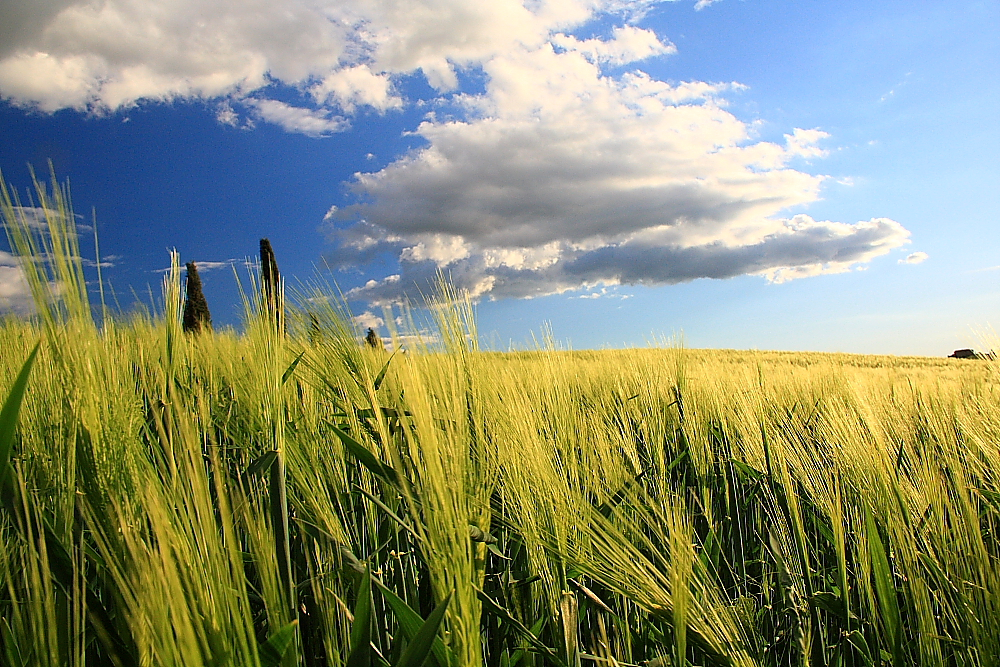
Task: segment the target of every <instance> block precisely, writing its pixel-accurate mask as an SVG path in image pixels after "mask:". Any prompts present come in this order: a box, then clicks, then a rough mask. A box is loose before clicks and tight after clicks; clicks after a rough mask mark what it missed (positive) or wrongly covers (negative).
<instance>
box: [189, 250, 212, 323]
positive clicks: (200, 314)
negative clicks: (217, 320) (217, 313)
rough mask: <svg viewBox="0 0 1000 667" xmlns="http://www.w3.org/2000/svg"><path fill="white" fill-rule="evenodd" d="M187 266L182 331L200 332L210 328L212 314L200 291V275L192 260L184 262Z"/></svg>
mask: <svg viewBox="0 0 1000 667" xmlns="http://www.w3.org/2000/svg"><path fill="white" fill-rule="evenodd" d="M185 266H186V267H187V283H186V284H185V293H186V294H185V299H184V332H185V333H195V334H196V333H201V332H202V331H203V330H206V329H211V328H212V314H211V313H210V312H208V301H206V300H205V295H204V294H202V291H201V277H200V276H199V275H198V267H197V266H195V263H194V262H188V263H187V264H185Z"/></svg>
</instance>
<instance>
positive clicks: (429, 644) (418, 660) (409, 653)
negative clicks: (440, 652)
mask: <svg viewBox="0 0 1000 667" xmlns="http://www.w3.org/2000/svg"><path fill="white" fill-rule="evenodd" d="M453 595H454V591H452V592H451V593H448V597H446V598H445V599H444V600H442V601H441V604H439V605H438V606H437V607H435V608H434V611H432V612H431V615H430V616H428V617H427V620H426V621H424V622H423V624H422V625H421V626H420V628H419V629H418V630H417V632H416V634H415V635H414V636H413V639H411V640H410V643H409V645H408V646H407V647H406V650H405V651H403V655H402V656H401V657H400V659H399V662H398V663H397V664H396V667H423V664H424V663H425V662H426V661H427V656H429V655H430V653H431V649H432V648H433V647H434V640H435V639H437V638H438V636H437V634H438V630H439V629H440V628H441V623H442V622H443V621H444V613H445V612H446V611H447V610H448V603H449V602H451V598H452V596H453Z"/></svg>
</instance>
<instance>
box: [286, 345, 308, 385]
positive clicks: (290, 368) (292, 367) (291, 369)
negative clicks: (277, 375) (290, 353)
mask: <svg viewBox="0 0 1000 667" xmlns="http://www.w3.org/2000/svg"><path fill="white" fill-rule="evenodd" d="M305 354H306V352H305V350H303V351H302V352H300V353H299V356H297V357H295V361H293V362H292V363H291V364H289V365H288V368H286V369H285V372H284V373H282V374H281V384H285V383H286V382H288V378H290V377H291V376H292V373H294V372H295V367H296V366H298V365H299V362H300V361H302V357H304V356H305Z"/></svg>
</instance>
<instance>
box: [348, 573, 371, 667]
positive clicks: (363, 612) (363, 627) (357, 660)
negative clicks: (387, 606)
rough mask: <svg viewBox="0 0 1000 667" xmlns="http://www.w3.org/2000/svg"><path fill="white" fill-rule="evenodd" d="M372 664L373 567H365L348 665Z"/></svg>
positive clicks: (355, 614) (349, 666)
mask: <svg viewBox="0 0 1000 667" xmlns="http://www.w3.org/2000/svg"><path fill="white" fill-rule="evenodd" d="M371 664H372V569H371V565H368V567H367V568H366V569H365V576H364V577H362V578H361V581H360V582H358V601H357V602H356V603H355V604H354V622H353V623H351V653H350V655H348V656H347V667H371Z"/></svg>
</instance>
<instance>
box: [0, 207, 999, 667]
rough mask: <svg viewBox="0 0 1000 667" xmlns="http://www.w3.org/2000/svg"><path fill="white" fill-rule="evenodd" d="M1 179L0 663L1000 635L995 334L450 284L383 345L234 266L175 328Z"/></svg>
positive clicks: (803, 656) (590, 651)
mask: <svg viewBox="0 0 1000 667" xmlns="http://www.w3.org/2000/svg"><path fill="white" fill-rule="evenodd" d="M4 192H5V197H4V209H3V213H4V220H5V223H6V226H7V228H8V232H9V233H11V242H12V245H14V246H15V249H16V250H17V251H18V253H19V254H20V255H21V256H22V257H26V258H29V259H30V261H25V262H24V264H23V265H24V266H25V270H26V272H27V274H28V278H29V282H30V283H31V286H32V288H33V290H34V292H35V299H36V304H37V312H36V314H35V316H34V317H33V318H31V319H29V320H25V319H15V318H8V319H6V320H4V321H3V322H2V325H0V346H2V348H0V349H2V350H3V354H2V361H0V398H2V399H5V401H4V405H3V410H2V412H0V464H2V466H3V467H2V472H0V500H2V503H0V505H2V509H0V538H2V539H0V663H2V664H4V665H51V666H56V665H74V666H76V665H117V666H132V665H136V666H138V665H142V666H146V665H178V666H185V667H195V666H199V665H206V666H207V665H211V666H218V667H221V666H223V665H234V666H236V665H239V666H243V665H248V666H257V665H263V666H277V665H287V666H292V665H307V666H313V665H344V666H346V667H362V666H364V667H368V666H373V665H378V666H383V665H392V666H393V667H419V666H420V665H434V666H436V667H466V666H473V665H490V666H497V667H515V666H518V665H521V666H531V665H535V666H542V665H552V666H558V667H576V666H578V665H583V664H587V665H599V666H603V665H622V666H629V665H649V666H651V667H653V666H657V667H659V666H664V667H665V666H667V665H703V666H722V665H733V666H739V667H750V666H752V665H762V666H763V665H774V666H784V665H812V666H817V665H831V666H832V665H859V666H860V665H869V666H870V665H893V666H895V667H899V666H902V665H918V664H919V665H962V666H966V665H967V666H969V667H972V666H979V665H984V666H985V665H997V664H1000V560H998V558H1000V548H998V547H1000V542H998V537H997V533H996V530H997V524H998V522H1000V475H998V473H1000V456H998V455H1000V447H998V442H1000V401H998V399H1000V385H998V380H1000V375H998V370H997V368H996V367H995V365H994V362H992V361H988V360H955V359H943V358H942V359H931V358H912V357H888V356H886V357H878V356H854V355H833V354H811V353H782V352H746V351H725V350H690V349H684V348H683V347H681V346H678V345H666V344H665V345H660V346H653V347H650V348H649V349H632V350H605V351H582V352H573V351H563V350H558V349H556V348H555V346H552V345H546V344H541V345H539V346H538V349H534V350H528V351H514V352H496V351H488V350H482V349H479V347H478V345H477V340H478V335H477V332H476V328H475V321H474V313H473V308H472V306H471V305H470V304H469V302H468V301H467V300H466V299H464V298H463V297H462V295H460V294H456V293H454V292H453V291H451V290H450V289H449V288H448V287H447V285H443V286H442V288H441V290H440V293H439V294H438V295H437V296H436V297H435V298H434V299H432V300H431V302H430V303H429V304H428V310H427V312H429V313H430V315H429V318H430V319H429V321H428V322H426V323H422V324H421V325H420V326H413V327H406V328H404V331H412V330H414V329H421V330H422V331H423V338H422V339H417V340H414V339H413V338H412V337H410V338H407V339H406V342H405V343H402V338H401V337H400V334H398V333H396V332H394V335H395V336H396V338H397V339H396V345H395V346H394V347H395V349H396V350H397V351H396V352H394V353H389V352H386V351H384V350H381V349H375V348H372V347H371V346H367V345H364V344H363V343H362V338H361V332H358V331H356V330H355V329H354V328H353V326H352V325H351V324H350V320H349V319H348V318H347V316H346V313H345V311H344V310H343V308H341V307H340V306H338V305H337V304H338V302H337V300H336V299H334V298H332V297H331V296H330V295H329V294H328V293H326V292H324V291H323V290H321V289H318V288H317V289H316V290H313V291H311V292H310V291H306V292H304V293H303V294H301V295H297V297H296V298H291V297H289V299H288V300H287V302H286V301H285V299H284V298H283V296H282V290H281V289H280V285H279V286H278V287H279V289H275V288H274V286H271V287H270V288H268V287H267V285H258V284H257V283H256V282H255V281H254V280H250V281H248V284H249V286H248V287H247V289H246V295H247V297H246V321H245V326H244V328H243V331H242V333H234V332H233V331H229V330H224V331H217V332H212V331H204V332H202V333H200V334H198V335H191V334H185V333H184V331H183V330H182V326H181V311H182V308H183V293H182V292H183V290H182V284H181V272H180V265H179V261H178V260H177V259H176V258H175V261H174V263H173V269H172V270H171V272H170V273H169V274H168V275H167V276H166V278H165V280H164V288H163V304H162V309H161V312H159V313H158V314H156V315H151V314H144V313H137V314H134V315H131V316H120V315H119V316H111V315H109V314H107V313H106V312H105V309H104V308H103V304H91V303H90V300H89V298H88V288H87V285H86V281H85V280H84V279H83V270H82V266H81V261H80V259H79V248H78V246H77V245H76V236H75V231H74V230H73V219H74V218H73V216H72V215H71V212H70V213H68V214H67V211H68V210H69V209H68V208H67V207H68V203H67V202H66V201H63V199H61V195H60V194H59V190H58V188H57V189H56V190H55V191H53V192H52V193H50V194H49V198H50V201H48V202H45V201H43V202H42V203H41V205H40V206H41V208H43V209H45V210H47V211H50V212H51V215H49V220H48V226H47V227H46V228H45V229H44V230H42V231H38V230H37V229H36V227H37V225H35V226H32V224H29V222H30V221H26V220H24V219H23V216H21V214H20V213H19V210H20V209H19V208H18V204H17V202H16V201H14V200H12V199H11V198H10V197H9V196H7V195H6V191H4ZM19 216H20V217H19ZM400 347H402V348H403V350H400V349H399V348H400Z"/></svg>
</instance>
